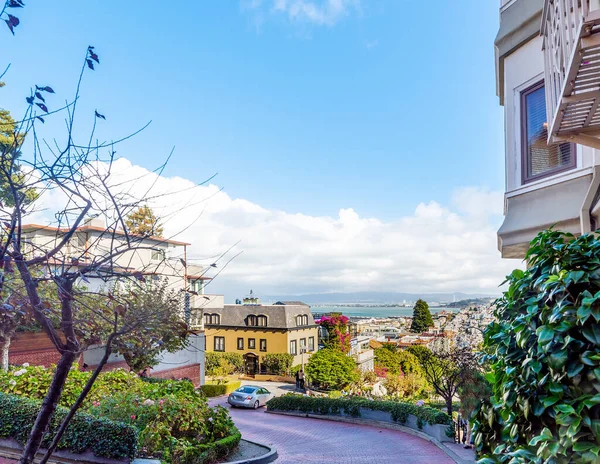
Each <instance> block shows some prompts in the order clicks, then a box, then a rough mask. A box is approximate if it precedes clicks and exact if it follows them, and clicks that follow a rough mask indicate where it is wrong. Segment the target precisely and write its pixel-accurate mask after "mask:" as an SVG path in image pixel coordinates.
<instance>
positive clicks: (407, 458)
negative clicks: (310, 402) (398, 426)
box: [210, 397, 454, 464]
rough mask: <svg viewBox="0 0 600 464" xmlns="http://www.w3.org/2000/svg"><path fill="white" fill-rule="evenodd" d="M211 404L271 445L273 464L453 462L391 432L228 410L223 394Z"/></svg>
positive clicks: (253, 437)
mask: <svg viewBox="0 0 600 464" xmlns="http://www.w3.org/2000/svg"><path fill="white" fill-rule="evenodd" d="M217 404H219V405H221V406H224V407H226V408H228V409H229V411H230V413H231V417H232V418H233V420H234V422H235V425H236V426H237V427H238V428H239V429H240V431H241V432H242V436H243V437H244V438H246V439H247V440H250V441H256V442H258V443H264V444H268V445H273V446H275V448H277V453H278V455H279V458H278V459H277V461H276V463H277V464H284V463H285V464H288V463H289V464H298V463H311V462H314V463H351V464H379V463H394V464H396V463H398V464H399V463H407V464H432V463H435V464H446V463H448V464H453V463H454V461H453V460H452V459H451V458H450V457H449V456H448V455H447V454H445V453H444V452H443V451H442V450H440V449H439V448H438V447H437V446H435V445H434V444H433V443H430V442H428V441H426V440H423V439H422V438H419V437H415V436H414V435H410V434H406V433H402V432H398V431H395V430H388V429H379V428H377V427H371V426H367V425H355V424H345V423H341V422H331V421H327V420H320V419H307V418H301V417H292V416H280V415H276V414H266V413H265V408H261V409H258V410H253V409H239V408H235V409H234V408H230V407H229V405H228V404H227V398H225V397H222V398H215V399H213V400H211V401H210V405H211V406H216V405H217Z"/></svg>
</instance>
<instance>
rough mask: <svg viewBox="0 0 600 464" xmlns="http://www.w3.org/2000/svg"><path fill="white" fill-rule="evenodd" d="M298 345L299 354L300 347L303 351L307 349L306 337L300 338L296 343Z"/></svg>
mask: <svg viewBox="0 0 600 464" xmlns="http://www.w3.org/2000/svg"><path fill="white" fill-rule="evenodd" d="M298 345H299V347H300V354H302V348H304V352H305V353H306V352H307V351H308V345H307V344H306V338H301V339H300V343H299V344H298Z"/></svg>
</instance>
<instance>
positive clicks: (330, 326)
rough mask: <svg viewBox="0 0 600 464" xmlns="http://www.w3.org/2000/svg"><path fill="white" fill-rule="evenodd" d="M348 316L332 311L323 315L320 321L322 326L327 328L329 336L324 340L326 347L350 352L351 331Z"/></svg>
mask: <svg viewBox="0 0 600 464" xmlns="http://www.w3.org/2000/svg"><path fill="white" fill-rule="evenodd" d="M348 322H349V319H348V317H346V316H344V315H343V314H342V313H331V314H330V315H329V316H323V317H322V318H321V320H320V321H319V325H320V326H321V327H325V329H327V333H328V335H329V336H328V337H327V338H326V339H324V340H322V342H323V343H324V344H325V347H326V348H330V349H336V350H340V351H342V352H344V353H349V352H350V338H352V337H351V336H350V333H349V331H348Z"/></svg>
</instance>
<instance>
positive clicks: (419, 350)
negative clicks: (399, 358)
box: [404, 345, 433, 365]
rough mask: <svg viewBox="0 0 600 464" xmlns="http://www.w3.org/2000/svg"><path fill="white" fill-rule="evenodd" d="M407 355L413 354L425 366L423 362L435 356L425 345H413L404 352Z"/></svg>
mask: <svg viewBox="0 0 600 464" xmlns="http://www.w3.org/2000/svg"><path fill="white" fill-rule="evenodd" d="M404 351H405V352H407V353H410V354H413V355H415V356H416V357H417V359H418V360H419V363H420V364H421V365H423V361H424V360H425V359H427V358H429V357H430V356H433V352H432V351H431V350H430V349H429V348H427V347H426V346H423V345H412V346H409V347H408V348H406V349H405V350H404Z"/></svg>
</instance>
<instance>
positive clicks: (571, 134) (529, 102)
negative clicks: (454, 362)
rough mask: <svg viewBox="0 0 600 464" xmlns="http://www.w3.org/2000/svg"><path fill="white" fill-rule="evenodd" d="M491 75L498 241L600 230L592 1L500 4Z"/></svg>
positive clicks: (596, 26)
mask: <svg viewBox="0 0 600 464" xmlns="http://www.w3.org/2000/svg"><path fill="white" fill-rule="evenodd" d="M495 49H496V81H497V94H498V97H499V99H500V104H501V105H502V106H504V115H505V118H504V124H505V134H506V139H505V141H506V193H505V211H504V213H505V219H504V223H503V224H502V226H501V228H500V230H499V231H498V247H499V249H500V251H501V253H502V256H503V257H505V258H523V257H524V255H525V252H526V250H527V248H528V243H529V242H530V241H531V239H532V238H533V237H535V235H536V234H537V233H538V232H539V231H540V230H543V229H545V228H548V227H550V226H552V225H554V226H555V227H556V228H557V229H560V230H564V231H568V232H572V233H575V234H581V233H586V232H590V231H592V230H596V229H597V228H598V227H600V202H599V201H598V200H599V198H598V197H599V186H600V168H599V165H600V155H599V154H598V153H597V152H598V150H600V139H599V138H598V137H599V136H600V108H599V104H600V54H599V53H598V52H599V51H600V1H599V0H501V5H500V29H499V32H498V35H497V37H496V40H495Z"/></svg>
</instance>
